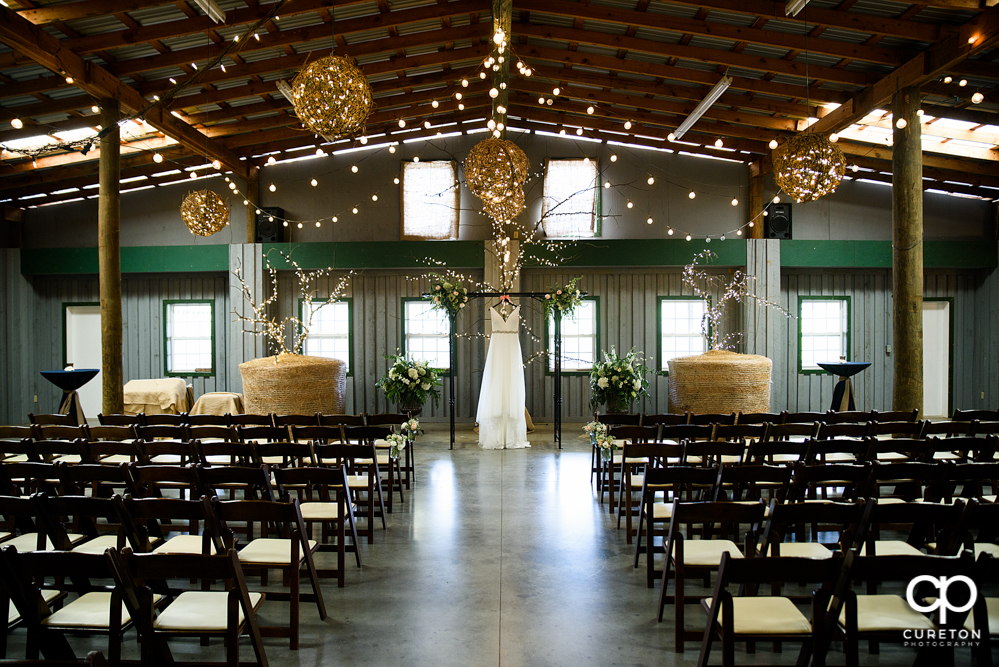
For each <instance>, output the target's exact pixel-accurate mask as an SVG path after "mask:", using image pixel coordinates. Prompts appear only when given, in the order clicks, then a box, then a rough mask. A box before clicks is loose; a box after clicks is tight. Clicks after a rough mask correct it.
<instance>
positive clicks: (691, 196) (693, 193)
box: [687, 190, 697, 199]
mask: <svg viewBox="0 0 999 667" xmlns="http://www.w3.org/2000/svg"><path fill="white" fill-rule="evenodd" d="M696 196H697V193H696V192H694V191H693V190H691V191H690V192H688V193H687V199H693V198H694V197H696Z"/></svg>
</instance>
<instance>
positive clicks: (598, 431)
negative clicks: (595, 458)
mask: <svg viewBox="0 0 999 667" xmlns="http://www.w3.org/2000/svg"><path fill="white" fill-rule="evenodd" d="M583 432H584V433H586V434H587V435H588V436H590V442H592V443H594V444H596V441H597V438H598V437H600V436H604V435H607V424H601V423H600V422H590V423H589V424H586V425H585V426H583Z"/></svg>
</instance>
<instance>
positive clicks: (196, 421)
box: [187, 414, 229, 426]
mask: <svg viewBox="0 0 999 667" xmlns="http://www.w3.org/2000/svg"><path fill="white" fill-rule="evenodd" d="M187 424H188V426H229V419H228V418H227V417H226V416H225V415H192V414H188V415H187Z"/></svg>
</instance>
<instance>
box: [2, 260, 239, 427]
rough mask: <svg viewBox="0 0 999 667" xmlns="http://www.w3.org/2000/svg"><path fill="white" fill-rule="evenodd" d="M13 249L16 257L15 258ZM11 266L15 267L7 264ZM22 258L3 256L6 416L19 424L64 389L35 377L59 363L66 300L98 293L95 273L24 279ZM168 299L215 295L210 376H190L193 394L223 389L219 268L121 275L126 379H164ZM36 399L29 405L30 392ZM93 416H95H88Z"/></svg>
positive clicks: (225, 306) (223, 285)
mask: <svg viewBox="0 0 999 667" xmlns="http://www.w3.org/2000/svg"><path fill="white" fill-rule="evenodd" d="M16 252H17V251H14V253H15V254H14V257H15V258H16V257H17V254H16ZM12 266H13V268H12ZM18 268H19V262H12V261H11V258H10V256H9V255H8V258H7V272H6V274H7V276H6V278H7V283H8V286H9V288H8V291H7V303H6V304H5V306H6V307H5V308H4V311H5V313H7V321H8V323H9V324H8V327H7V328H8V334H7V336H8V340H9V341H14V340H16V341H20V342H19V343H18V344H16V345H9V346H7V347H6V348H5V349H6V350H7V359H6V361H7V364H6V367H7V370H6V372H5V373H4V379H5V383H6V387H5V389H6V392H5V393H6V395H7V396H8V399H7V400H6V401H4V402H5V403H6V405H7V409H8V418H7V421H9V422H13V423H22V422H25V421H26V420H27V415H28V412H42V413H44V412H55V411H56V409H58V406H59V400H60V399H61V397H62V393H61V391H60V390H59V389H57V388H56V387H55V386H54V385H52V384H51V383H49V382H48V381H46V380H45V379H43V378H42V377H41V375H39V371H41V370H46V369H50V368H62V367H63V363H64V358H63V357H64V351H63V305H64V304H67V303H96V302H97V301H99V299H100V294H99V290H98V285H97V277H96V276H84V277H80V276H72V277H69V276H66V277H47V276H46V277H42V276H33V277H30V278H25V277H24V276H21V275H20V273H19V272H18V271H17V270H18ZM165 299H214V300H215V365H216V369H217V370H218V372H217V373H216V375H215V376H214V377H194V378H191V377H188V378H185V380H186V381H187V382H188V384H191V385H193V386H194V394H195V396H200V395H201V394H203V393H205V392H209V391H226V390H227V389H226V387H227V383H226V376H225V374H224V372H222V371H221V369H222V368H225V366H226V364H227V363H228V358H229V357H228V340H229V334H228V319H229V318H228V312H229V300H228V279H227V278H226V276H225V275H222V274H192V275H186V276H185V275H180V274H169V275H143V276H141V277H135V276H129V277H126V278H124V279H123V280H122V320H123V332H122V341H123V347H124V366H123V373H124V379H125V381H126V382H127V381H129V380H134V379H144V378H155V377H163V373H164V369H163V301H164V300H165ZM34 394H37V395H38V403H37V404H33V403H32V399H33V395H34ZM88 417H91V418H92V417H96V415H88Z"/></svg>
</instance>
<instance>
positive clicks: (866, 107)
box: [811, 6, 999, 134]
mask: <svg viewBox="0 0 999 667" xmlns="http://www.w3.org/2000/svg"><path fill="white" fill-rule="evenodd" d="M969 39H974V40H975V41H974V43H969ZM997 39H999V6H996V7H992V8H991V9H988V10H986V11H984V12H982V13H981V14H979V15H978V16H977V17H975V18H974V19H972V20H971V21H968V22H967V23H965V24H964V25H962V26H961V27H960V29H959V30H958V31H956V32H955V33H954V34H952V35H950V36H949V37H947V38H946V39H944V40H942V41H940V42H938V43H936V44H934V45H933V46H931V47H929V48H928V49H927V50H925V51H923V52H921V53H919V54H918V55H916V56H915V57H914V58H912V59H911V60H909V61H908V62H906V63H905V64H904V65H901V66H900V67H898V68H896V69H895V70H894V71H893V72H892V73H891V74H889V75H888V76H885V77H884V78H882V79H881V80H880V81H878V82H877V83H875V84H874V85H871V86H868V87H867V88H866V89H864V90H863V91H862V92H861V93H859V94H858V95H855V96H854V97H851V98H850V99H849V100H847V101H846V102H844V103H843V104H842V106H840V107H839V108H838V109H836V110H835V111H832V112H831V113H829V115H827V116H825V117H824V118H822V119H820V120H819V122H818V123H816V124H815V125H813V126H812V128H811V132H813V133H823V134H827V133H830V132H837V131H839V130H841V129H843V128H844V127H847V126H848V125H850V124H851V123H855V122H856V121H858V120H859V119H861V118H863V117H864V116H866V115H867V114H868V113H870V112H871V110H873V109H877V108H879V107H881V106H882V105H883V104H885V103H886V102H887V101H888V100H890V99H891V97H892V96H893V95H894V94H895V92H896V91H898V90H901V89H903V88H908V87H909V86H922V85H924V84H926V83H929V82H930V81H932V80H933V79H934V78H936V77H937V76H939V75H940V74H941V73H942V72H944V71H946V70H947V69H948V68H949V67H951V66H952V65H954V64H956V63H959V62H961V61H962V60H965V59H967V58H969V57H970V56H972V55H974V54H975V53H978V52H980V51H982V50H983V49H986V48H989V47H990V46H991V45H992V44H993V43H994V42H995V41H996V40H997Z"/></svg>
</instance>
